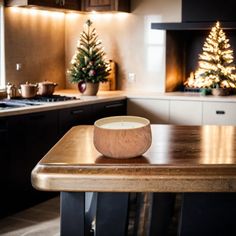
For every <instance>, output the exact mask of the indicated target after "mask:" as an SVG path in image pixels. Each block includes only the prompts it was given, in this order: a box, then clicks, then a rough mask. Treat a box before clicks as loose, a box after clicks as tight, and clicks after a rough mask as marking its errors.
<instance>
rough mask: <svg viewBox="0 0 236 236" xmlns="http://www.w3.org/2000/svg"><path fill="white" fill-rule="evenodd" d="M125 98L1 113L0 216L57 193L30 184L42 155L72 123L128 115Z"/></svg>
mask: <svg viewBox="0 0 236 236" xmlns="http://www.w3.org/2000/svg"><path fill="white" fill-rule="evenodd" d="M125 114H126V101H125V100H121V101H115V102H106V103H98V104H95V105H82V106H78V107H70V108H63V109H59V110H53V111H45V112H37V113H30V114H24V115H15V116H9V117H4V118H1V117H0V148H1V149H0V150H1V166H2V170H1V172H0V175H1V176H0V184H1V187H2V189H4V191H3V192H4V193H1V194H0V217H3V216H6V215H8V214H11V213H14V212H17V211H19V210H22V209H25V208H27V207H30V206H32V205H34V204H36V203H39V202H41V201H44V200H46V199H48V198H50V197H53V196H55V195H56V194H58V193H53V192H44V191H38V190H36V189H34V188H33V187H32V185H31V172H32V170H33V168H34V167H35V166H36V164H37V163H38V162H39V161H40V159H41V158H42V157H43V156H44V155H45V154H46V153H47V152H48V151H49V150H50V149H51V148H52V147H53V145H55V144H56V143H57V141H58V140H59V139H60V138H61V137H62V136H63V135H64V134H65V133H66V132H67V131H68V130H69V129H70V128H72V127H73V126H76V125H91V124H93V123H94V121H95V120H96V119H98V118H101V117H105V116H111V115H125Z"/></svg>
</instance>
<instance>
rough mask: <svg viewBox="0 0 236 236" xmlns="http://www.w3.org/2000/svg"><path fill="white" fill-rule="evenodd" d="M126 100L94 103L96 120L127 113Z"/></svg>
mask: <svg viewBox="0 0 236 236" xmlns="http://www.w3.org/2000/svg"><path fill="white" fill-rule="evenodd" d="M126 109H127V105H126V100H119V101H112V102H103V103H97V104H94V105H93V114H94V121H95V120H97V119H100V118H103V117H108V116H120V115H126Z"/></svg>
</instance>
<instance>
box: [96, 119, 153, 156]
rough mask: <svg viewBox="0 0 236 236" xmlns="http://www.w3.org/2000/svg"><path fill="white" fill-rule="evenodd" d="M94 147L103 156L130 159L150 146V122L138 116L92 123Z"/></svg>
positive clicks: (139, 154)
mask: <svg viewBox="0 0 236 236" xmlns="http://www.w3.org/2000/svg"><path fill="white" fill-rule="evenodd" d="M93 141H94V146H95V148H96V149H97V150H98V151H99V152H100V153H102V154H103V155H104V156H107V157H112V158H132V157H137V156H141V155H142V154H144V153H145V152H146V151H147V150H148V148H149V147H150V146H151V142H152V135H151V127H150V121H149V120H148V119H145V118H143V117H138V116H113V117H107V118H102V119H99V120H97V121H96V122H95V123H94V137H93Z"/></svg>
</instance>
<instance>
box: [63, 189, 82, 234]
mask: <svg viewBox="0 0 236 236" xmlns="http://www.w3.org/2000/svg"><path fill="white" fill-rule="evenodd" d="M84 219H85V193H80V192H61V234H60V235H61V236H84V235H85V232H84V225H85V220H84Z"/></svg>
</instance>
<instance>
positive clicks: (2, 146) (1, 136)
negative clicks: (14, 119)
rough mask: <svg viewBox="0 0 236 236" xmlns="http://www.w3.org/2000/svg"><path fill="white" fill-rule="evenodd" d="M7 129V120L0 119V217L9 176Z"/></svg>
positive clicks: (3, 211) (4, 213) (3, 212)
mask: <svg viewBox="0 0 236 236" xmlns="http://www.w3.org/2000/svg"><path fill="white" fill-rule="evenodd" d="M7 141H8V129H7V120H6V119H4V118H0V152H1V155H0V161H1V171H0V185H1V189H2V191H1V194H0V217H2V216H4V215H6V213H7V206H6V200H7V197H6V194H5V193H6V191H7V188H8V176H9V159H8V144H7Z"/></svg>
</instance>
